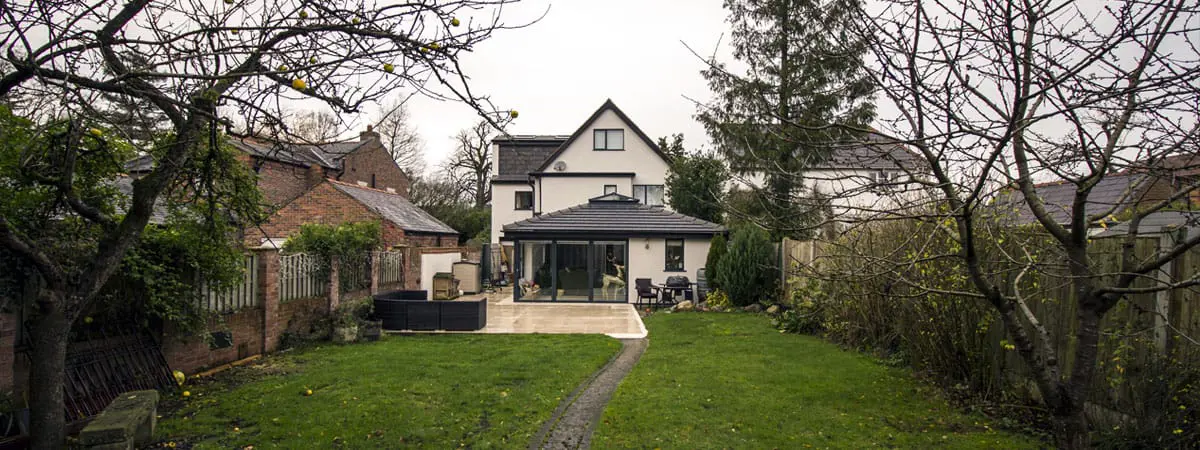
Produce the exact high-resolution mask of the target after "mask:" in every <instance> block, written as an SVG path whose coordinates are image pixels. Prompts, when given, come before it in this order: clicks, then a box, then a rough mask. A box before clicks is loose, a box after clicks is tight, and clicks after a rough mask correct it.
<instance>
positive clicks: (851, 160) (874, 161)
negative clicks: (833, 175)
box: [822, 133, 925, 170]
mask: <svg viewBox="0 0 1200 450" xmlns="http://www.w3.org/2000/svg"><path fill="white" fill-rule="evenodd" d="M822 165H823V166H826V167H832V168H837V169H880V170H885V169H893V170H894V169H896V168H897V166H900V167H904V168H908V169H918V168H920V167H923V166H924V165H925V161H924V160H923V159H922V158H921V157H920V156H919V155H917V154H916V153H913V152H912V151H911V150H909V149H908V148H906V147H904V145H902V144H900V143H898V142H895V141H891V140H889V139H887V138H885V137H883V136H882V135H880V134H877V133H868V134H867V135H866V136H864V137H863V139H862V142H860V143H854V144H849V145H842V146H838V147H835V148H834V149H833V152H832V154H830V155H829V160H828V161H826V162H825V163H824V164H822Z"/></svg>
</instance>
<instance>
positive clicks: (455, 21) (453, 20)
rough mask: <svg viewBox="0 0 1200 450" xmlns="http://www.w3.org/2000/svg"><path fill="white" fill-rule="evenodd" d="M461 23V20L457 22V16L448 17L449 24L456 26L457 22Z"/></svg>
mask: <svg viewBox="0 0 1200 450" xmlns="http://www.w3.org/2000/svg"><path fill="white" fill-rule="evenodd" d="M461 23H462V22H459V21H458V18H457V17H455V18H452V19H450V25H452V26H456V27H457V26H458V25H459V24H461Z"/></svg>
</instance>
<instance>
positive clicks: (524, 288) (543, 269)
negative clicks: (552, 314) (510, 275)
mask: <svg viewBox="0 0 1200 450" xmlns="http://www.w3.org/2000/svg"><path fill="white" fill-rule="evenodd" d="M551 251H552V246H551V244H550V242H549V241H522V242H521V273H520V276H521V279H520V280H518V284H517V286H519V287H520V289H521V297H520V299H521V300H541V301H546V300H550V299H551V297H550V294H551V289H550V286H551V278H550V255H551V254H550V252H551Z"/></svg>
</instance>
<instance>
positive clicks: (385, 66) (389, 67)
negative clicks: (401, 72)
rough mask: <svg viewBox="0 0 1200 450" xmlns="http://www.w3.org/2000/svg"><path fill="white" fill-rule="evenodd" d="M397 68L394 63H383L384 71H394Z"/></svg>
mask: <svg viewBox="0 0 1200 450" xmlns="http://www.w3.org/2000/svg"><path fill="white" fill-rule="evenodd" d="M395 70H396V66H393V65H391V64H384V65H383V71H384V72H387V73H392V72H393V71H395Z"/></svg>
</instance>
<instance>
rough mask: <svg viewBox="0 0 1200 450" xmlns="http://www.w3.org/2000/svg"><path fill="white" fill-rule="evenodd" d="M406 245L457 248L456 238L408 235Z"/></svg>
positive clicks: (451, 236) (452, 236)
mask: <svg viewBox="0 0 1200 450" xmlns="http://www.w3.org/2000/svg"><path fill="white" fill-rule="evenodd" d="M407 244H408V245H409V246H412V247H440V248H457V247H458V236H455V235H436V234H416V233H409V235H408V241H407Z"/></svg>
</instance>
